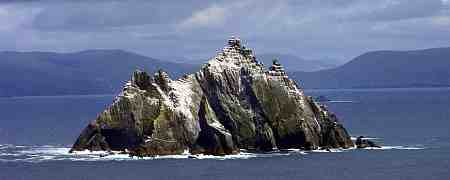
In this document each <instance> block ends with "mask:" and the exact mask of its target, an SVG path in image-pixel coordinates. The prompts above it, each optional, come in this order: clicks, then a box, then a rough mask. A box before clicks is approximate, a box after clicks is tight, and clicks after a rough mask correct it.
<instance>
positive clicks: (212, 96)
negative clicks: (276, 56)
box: [72, 38, 353, 156]
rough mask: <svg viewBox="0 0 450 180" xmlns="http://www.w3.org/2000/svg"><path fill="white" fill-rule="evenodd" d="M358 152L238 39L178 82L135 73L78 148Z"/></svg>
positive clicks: (332, 120)
mask: <svg viewBox="0 0 450 180" xmlns="http://www.w3.org/2000/svg"><path fill="white" fill-rule="evenodd" d="M320 147H322V148H349V147H353V142H352V141H351V140H350V136H349V135H348V133H347V131H346V130H345V128H344V127H343V126H342V124H340V123H339V122H338V119H337V118H336V116H335V115H334V114H333V113H331V112H329V111H328V110H327V109H326V108H325V107H324V106H322V105H319V104H317V103H316V102H315V101H314V100H313V99H312V98H311V97H307V96H305V95H304V94H303V90H302V89H301V88H300V87H299V86H298V85H297V84H296V82H295V81H293V80H291V79H290V78H289V77H288V76H287V75H286V73H285V72H284V69H283V68H282V65H281V64H280V63H279V62H278V61H274V63H273V65H272V66H271V67H270V69H269V71H266V70H265V68H264V66H263V65H262V64H260V63H258V61H257V60H256V58H255V56H254V55H253V53H252V51H251V50H250V49H248V48H245V47H241V43H240V40H239V39H236V38H232V39H230V40H229V41H228V46H227V47H225V48H224V49H223V51H222V52H220V53H219V54H218V55H217V56H216V57H214V58H212V59H211V60H210V61H209V62H208V63H206V64H204V65H203V66H202V67H201V69H200V71H199V72H197V73H194V74H190V75H185V76H183V77H182V78H181V79H178V80H172V79H170V78H169V77H168V75H167V73H165V72H164V71H162V70H160V71H158V72H156V73H155V74H154V75H153V76H150V75H148V74H147V73H146V72H142V71H136V72H135V73H134V74H133V76H132V78H131V80H130V81H129V82H127V83H126V85H125V86H124V88H123V91H122V92H121V94H119V95H118V96H117V97H116V98H115V100H114V102H113V104H112V105H111V106H109V107H108V108H107V109H106V110H105V111H103V112H102V113H100V115H99V116H98V117H97V119H96V120H95V121H94V122H92V123H91V124H90V125H88V126H87V127H86V128H85V130H83V131H82V133H81V135H80V137H79V138H78V139H77V141H76V142H75V144H74V145H73V147H72V151H79V150H85V149H89V150H118V151H124V150H125V149H128V150H129V151H130V154H132V155H136V156H151V155H169V154H181V153H183V152H185V151H186V150H188V151H189V152H190V153H192V154H211V155H226V154H234V153H238V152H239V149H247V150H256V151H272V150H273V149H288V148H301V149H307V150H309V149H318V148H320Z"/></svg>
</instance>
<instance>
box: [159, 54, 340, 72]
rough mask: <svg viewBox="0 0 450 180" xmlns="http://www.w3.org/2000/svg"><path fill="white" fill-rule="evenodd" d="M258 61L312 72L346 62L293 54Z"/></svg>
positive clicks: (179, 59) (262, 57)
mask: <svg viewBox="0 0 450 180" xmlns="http://www.w3.org/2000/svg"><path fill="white" fill-rule="evenodd" d="M256 58H257V59H258V61H260V62H263V63H264V64H265V65H270V64H272V60H273V59H278V60H280V62H281V63H283V65H284V66H285V68H286V70H287V71H305V72H312V71H318V70H323V69H331V68H335V67H338V66H339V65H342V64H344V63H345V62H343V61H341V60H337V59H332V58H321V59H304V58H301V57H298V56H295V55H292V54H280V53H264V54H260V55H258V54H257V56H256ZM162 59H164V60H168V61H171V62H176V63H183V64H203V63H205V62H207V61H208V59H203V60H202V59H197V60H193V59H189V58H185V57H176V56H175V57H172V56H168V57H164V58H162Z"/></svg>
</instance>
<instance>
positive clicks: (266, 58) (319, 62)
mask: <svg viewBox="0 0 450 180" xmlns="http://www.w3.org/2000/svg"><path fill="white" fill-rule="evenodd" d="M256 58H257V59H258V61H261V62H263V63H264V64H265V65H270V64H272V60H273V59H278V60H279V61H280V62H281V63H282V64H283V66H284V67H285V69H286V70H287V71H305V72H312V71H318V70H323V69H331V68H335V67H338V66H339V65H342V64H344V63H343V62H341V61H339V60H335V59H325V58H323V59H314V60H313V59H311V60H310V59H303V58H300V57H297V56H295V55H291V54H278V53H267V54H261V55H257V57H256Z"/></svg>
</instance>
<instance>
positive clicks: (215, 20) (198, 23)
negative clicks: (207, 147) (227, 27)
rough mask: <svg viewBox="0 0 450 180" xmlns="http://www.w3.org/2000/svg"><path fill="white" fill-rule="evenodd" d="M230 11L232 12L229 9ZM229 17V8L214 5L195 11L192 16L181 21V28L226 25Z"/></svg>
mask: <svg viewBox="0 0 450 180" xmlns="http://www.w3.org/2000/svg"><path fill="white" fill-rule="evenodd" d="M228 13H231V12H229V11H228ZM226 18H227V9H226V8H224V7H219V6H217V5H212V6H210V7H208V8H205V9H202V10H199V11H197V12H194V13H193V14H192V16H190V17H188V18H187V19H185V20H183V21H181V23H179V25H178V26H179V27H180V28H193V27H211V26H219V25H224V23H225V20H226Z"/></svg>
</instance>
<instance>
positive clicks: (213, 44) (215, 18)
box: [0, 0, 450, 58]
mask: <svg viewBox="0 0 450 180" xmlns="http://www.w3.org/2000/svg"><path fill="white" fill-rule="evenodd" d="M0 2H5V1H0ZM449 17H450V3H449V1H448V0H377V1H373V0H283V1H270V0H226V1H225V0H217V1H213V2H210V1H203V0H185V1H163V0H148V1H144V0H128V1H118V0H100V1H93V0H82V1H76V0H70V1H56V0H40V1H37V0H34V1H26V0H22V1H7V3H0V37H1V38H2V41H1V42H0V50H49V51H75V50H81V49H89V48H114V49H126V50H132V51H136V52H140V53H143V54H146V55H149V56H165V55H166V56H167V55H171V56H173V55H176V56H187V57H202V58H206V57H208V56H212V55H213V54H214V52H215V51H216V50H217V49H218V48H220V47H221V46H223V44H224V40H225V39H226V38H227V37H228V36H230V35H239V36H241V37H242V39H243V40H247V41H248V44H249V45H250V46H251V47H254V48H255V51H256V52H280V53H292V54H297V55H299V56H306V57H309V56H311V57H320V56H338V57H344V58H349V57H352V56H356V55H358V54H359V53H362V52H364V51H366V50H375V49H405V48H419V47H420V48H421V47H436V46H450V42H444V41H443V39H446V38H448V35H447V34H449V32H448V29H450V28H449V19H450V18H449Z"/></svg>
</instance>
